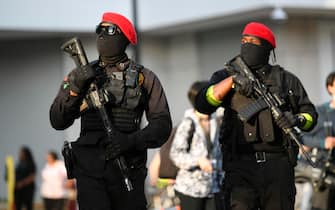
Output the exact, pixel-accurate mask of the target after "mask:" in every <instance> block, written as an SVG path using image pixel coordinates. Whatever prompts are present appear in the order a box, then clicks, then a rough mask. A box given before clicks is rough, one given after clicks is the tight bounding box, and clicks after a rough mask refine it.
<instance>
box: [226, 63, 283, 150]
mask: <svg viewBox="0 0 335 210" xmlns="http://www.w3.org/2000/svg"><path fill="white" fill-rule="evenodd" d="M232 65H233V64H232ZM255 75H256V76H257V77H258V79H259V80H260V81H261V82H262V83H263V84H265V85H266V86H267V87H268V88H269V91H270V92H272V93H276V95H278V96H280V98H285V96H284V95H285V94H284V93H285V92H286V90H284V89H285V87H283V85H282V81H284V80H283V78H282V76H283V74H282V70H281V69H280V68H279V66H270V65H269V66H267V69H263V71H259V72H256V73H255ZM283 102H284V101H283ZM230 103H231V104H230V109H231V112H232V113H231V114H233V115H235V116H233V117H232V118H231V119H233V120H234V121H235V123H236V124H239V125H240V126H236V127H237V128H235V129H238V130H237V131H235V132H234V133H235V135H237V136H236V138H235V139H237V140H238V142H239V144H246V143H257V142H267V143H271V142H274V141H275V140H276V139H281V135H282V134H281V131H280V130H279V129H277V127H276V126H273V125H274V122H273V118H272V114H271V111H270V110H269V109H268V108H267V105H266V103H265V102H263V101H262V100H261V99H259V100H258V99H257V100H256V99H254V98H253V97H246V96H244V95H241V94H239V93H238V92H234V94H232V95H231V101H230ZM284 105H285V103H283V106H284ZM245 116H247V117H245ZM277 143H279V142H277Z"/></svg>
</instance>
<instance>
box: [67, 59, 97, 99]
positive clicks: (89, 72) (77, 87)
mask: <svg viewBox="0 0 335 210" xmlns="http://www.w3.org/2000/svg"><path fill="white" fill-rule="evenodd" d="M94 77H95V71H94V69H93V68H92V67H91V66H90V65H85V66H83V67H77V68H75V69H74V70H72V71H71V72H70V74H69V77H68V79H69V85H70V90H72V91H73V92H75V93H77V94H85V93H86V91H87V90H88V88H89V85H90V84H91V82H92V81H93V80H94Z"/></svg>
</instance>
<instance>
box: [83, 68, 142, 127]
mask: <svg viewBox="0 0 335 210" xmlns="http://www.w3.org/2000/svg"><path fill="white" fill-rule="evenodd" d="M95 66H97V67H96V68H98V69H97V70H98V72H102V74H101V75H100V76H98V77H97V85H98V86H99V88H100V90H101V92H102V94H103V95H104V98H105V101H106V103H105V107H106V110H107V112H108V115H109V117H110V120H111V122H112V124H113V126H114V128H115V129H117V130H119V131H121V132H125V133H130V132H134V131H136V130H138V129H139V126H140V121H141V117H142V114H143V111H144V105H143V102H144V95H145V94H144V91H143V88H142V84H143V81H144V77H143V74H142V72H141V71H142V69H143V66H142V65H139V64H137V63H135V62H133V61H128V62H125V63H120V64H118V65H117V66H113V67H105V68H102V67H100V66H98V65H95ZM99 68H100V69H99ZM101 125H102V122H101V120H100V119H99V116H98V114H97V113H96V111H95V110H92V109H91V110H89V111H88V112H86V113H85V114H84V115H83V116H82V129H86V130H92V129H94V130H95V128H97V129H99V127H100V126H101Z"/></svg>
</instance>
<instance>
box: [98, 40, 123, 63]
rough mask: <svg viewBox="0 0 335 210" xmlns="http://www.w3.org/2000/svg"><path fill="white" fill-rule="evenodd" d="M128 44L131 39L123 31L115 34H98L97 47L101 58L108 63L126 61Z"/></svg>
mask: <svg viewBox="0 0 335 210" xmlns="http://www.w3.org/2000/svg"><path fill="white" fill-rule="evenodd" d="M128 44H129V41H128V39H127V38H126V37H125V36H124V35H123V33H119V34H114V35H106V34H103V33H102V34H98V36H97V49H98V52H99V56H100V60H101V61H103V62H105V63H108V64H116V63H119V62H123V61H125V60H126V59H127V55H126V53H125V51H126V48H127V46H128Z"/></svg>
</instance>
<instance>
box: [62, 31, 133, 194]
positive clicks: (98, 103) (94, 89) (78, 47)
mask: <svg viewBox="0 0 335 210" xmlns="http://www.w3.org/2000/svg"><path fill="white" fill-rule="evenodd" d="M61 49H62V50H63V51H65V52H66V53H68V54H70V56H71V57H72V58H73V60H74V61H75V63H76V66H77V67H83V66H85V65H88V60H87V57H86V53H85V51H84V48H83V46H82V44H81V41H80V40H79V39H78V38H76V37H74V38H72V39H70V40H69V41H67V42H65V43H64V44H63V45H62V46H61ZM87 95H88V96H89V97H88V99H89V100H90V101H89V102H90V104H92V105H93V107H94V108H96V109H97V110H98V111H99V114H100V117H101V119H102V122H103V124H104V128H105V130H106V133H107V136H108V140H109V141H112V140H111V137H112V133H113V126H112V123H111V120H110V119H109V116H108V114H107V112H106V109H105V106H104V105H105V103H106V102H107V99H106V97H105V94H104V93H103V91H102V90H100V89H99V88H98V86H97V85H96V83H95V82H92V83H91V84H90V88H89V90H88V93H87ZM106 160H109V157H108V155H107V156H106ZM115 161H116V163H117V165H118V167H119V169H120V171H121V174H122V176H123V179H124V182H125V184H126V187H127V190H128V191H131V190H133V186H132V183H131V181H130V179H129V176H128V173H129V172H128V167H127V165H126V162H125V159H124V157H122V156H120V157H118V158H116V159H115Z"/></svg>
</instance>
